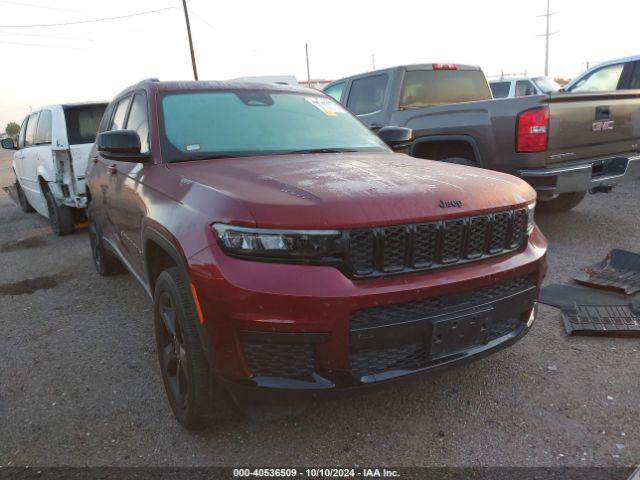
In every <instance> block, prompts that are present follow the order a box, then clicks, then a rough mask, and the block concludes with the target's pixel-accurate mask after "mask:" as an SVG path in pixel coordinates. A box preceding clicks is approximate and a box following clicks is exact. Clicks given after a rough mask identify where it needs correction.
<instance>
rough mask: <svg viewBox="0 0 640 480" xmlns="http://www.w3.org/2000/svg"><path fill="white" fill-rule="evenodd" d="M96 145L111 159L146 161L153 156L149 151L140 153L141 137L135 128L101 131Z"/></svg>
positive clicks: (99, 150)
mask: <svg viewBox="0 0 640 480" xmlns="http://www.w3.org/2000/svg"><path fill="white" fill-rule="evenodd" d="M96 145H97V147H98V152H100V153H101V154H102V156H103V157H104V158H107V159H109V160H117V161H119V162H132V163H144V162H148V161H149V159H150V158H151V154H149V153H140V137H139V136H138V133H137V132H135V131H134V130H112V131H110V132H102V133H99V134H98V137H97V138H96Z"/></svg>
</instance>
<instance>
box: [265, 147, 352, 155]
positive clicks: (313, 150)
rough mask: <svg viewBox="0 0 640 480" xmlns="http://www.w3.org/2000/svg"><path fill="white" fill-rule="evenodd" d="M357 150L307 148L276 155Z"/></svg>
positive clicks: (350, 150)
mask: <svg viewBox="0 0 640 480" xmlns="http://www.w3.org/2000/svg"><path fill="white" fill-rule="evenodd" d="M357 151H358V150H356V149H355V148H306V149H303V150H290V151H288V152H278V153H275V154H274V155H295V154H300V153H343V152H357Z"/></svg>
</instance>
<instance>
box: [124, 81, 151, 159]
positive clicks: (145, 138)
mask: <svg viewBox="0 0 640 480" xmlns="http://www.w3.org/2000/svg"><path fill="white" fill-rule="evenodd" d="M127 129H128V130H135V131H136V132H137V133H138V136H139V137H140V151H141V152H142V153H147V152H148V151H149V121H148V120H147V99H146V97H145V96H144V95H143V94H142V93H136V95H135V97H133V103H132V104H131V111H130V112H129V118H128V119H127Z"/></svg>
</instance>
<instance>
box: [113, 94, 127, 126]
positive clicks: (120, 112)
mask: <svg viewBox="0 0 640 480" xmlns="http://www.w3.org/2000/svg"><path fill="white" fill-rule="evenodd" d="M129 103H131V95H129V96H128V97H125V98H123V99H122V100H120V101H119V102H118V106H117V107H116V111H115V113H114V114H113V120H111V125H110V127H109V130H122V129H124V119H125V116H126V115H127V109H128V108H129Z"/></svg>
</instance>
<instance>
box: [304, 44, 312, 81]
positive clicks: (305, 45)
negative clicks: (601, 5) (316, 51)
mask: <svg viewBox="0 0 640 480" xmlns="http://www.w3.org/2000/svg"><path fill="white" fill-rule="evenodd" d="M304 50H305V52H306V55H307V87H308V88H311V73H309V72H310V70H309V44H308V43H305V44H304Z"/></svg>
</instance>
